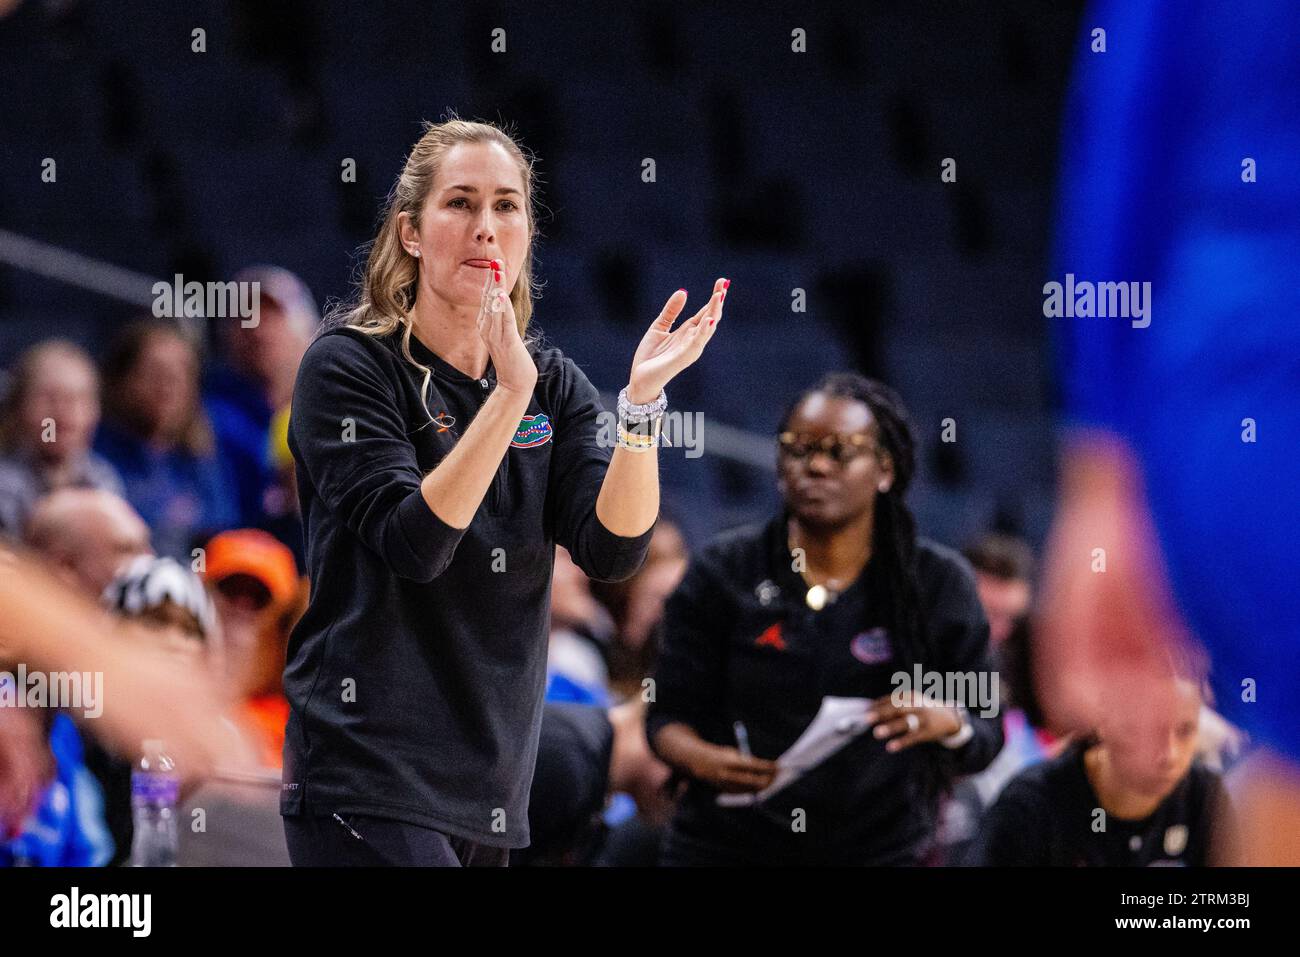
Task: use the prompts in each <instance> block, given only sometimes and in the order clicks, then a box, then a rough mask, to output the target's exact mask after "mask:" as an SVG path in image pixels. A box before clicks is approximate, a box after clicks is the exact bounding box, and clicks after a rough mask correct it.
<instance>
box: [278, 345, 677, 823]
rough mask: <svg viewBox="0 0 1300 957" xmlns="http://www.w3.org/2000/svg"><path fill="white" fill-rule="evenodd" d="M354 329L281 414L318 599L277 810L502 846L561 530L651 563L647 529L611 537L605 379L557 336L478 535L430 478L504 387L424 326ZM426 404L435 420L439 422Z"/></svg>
mask: <svg viewBox="0 0 1300 957" xmlns="http://www.w3.org/2000/svg"><path fill="white" fill-rule="evenodd" d="M410 348H411V354H412V356H413V357H414V358H415V359H416V360H417V361H418V362H420V363H422V364H424V365H426V366H428V367H430V368H431V369H432V377H431V384H430V387H429V392H428V412H427V413H426V411H425V409H424V406H423V405H422V404H421V401H420V388H421V384H422V382H423V376H424V374H423V372H422V371H420V370H419V369H417V368H416V367H415V366H413V365H412V364H411V363H410V362H408V361H407V360H406V359H405V358H404V357H403V356H402V354H401V349H400V342H399V338H398V335H396V334H394V335H389V336H385V337H379V338H377V337H374V336H371V335H367V334H366V333H363V332H360V331H357V330H353V329H348V328H346V327H342V328H335V329H332V330H330V331H328V332H326V333H324V334H323V335H321V336H320V337H319V338H318V339H317V340H316V341H315V342H313V343H312V345H311V346H310V347H309V348H308V350H307V353H306V355H305V356H304V358H303V361H302V365H301V367H300V369H299V372H298V378H297V383H296V385H295V389H294V397H293V408H292V413H291V416H290V424H289V447H290V449H291V451H292V452H293V456H294V460H295V463H296V474H297V479H298V495H299V500H300V503H301V507H302V517H303V524H304V527H305V531H306V544H307V549H306V551H307V568H308V573H309V576H310V580H311V598H310V604H309V606H308V608H307V611H306V614H304V616H303V618H302V620H301V621H300V622H299V623H298V625H297V627H296V628H295V629H294V631H293V634H292V636H291V638H290V642H289V648H288V661H287V665H286V668H285V672H284V687H285V694H286V696H287V697H288V699H289V704H290V715H289V723H288V727H287V729H286V733H285V745H284V781H283V789H282V792H281V801H280V810H281V813H282V814H286V815H293V814H300V813H312V814H322V813H324V814H329V813H334V812H339V813H343V812H348V811H351V812H356V813H366V814H373V815H379V816H386V817H390V818H395V819H398V820H403V821H408V822H410V823H414V824H421V825H424V826H427V827H433V828H437V829H438V830H441V831H444V832H447V833H449V834H455V835H458V836H461V837H466V838H469V839H471V840H475V841H479V842H481V843H484V844H488V845H493V846H497V847H507V848H520V847H526V846H527V845H528V840H529V836H528V793H529V786H530V783H531V780H532V776H533V770H534V765H535V762H536V757H537V742H538V734H539V728H540V722H541V715H542V698H543V692H544V687H545V680H546V649H547V634H548V626H549V616H550V589H551V571H552V566H553V559H554V547H555V544H556V543H557V542H558V543H559V544H562V545H564V546H565V547H566V548H567V549H568V550H569V551H570V552H571V553H572V555H573V559H574V561H575V562H576V563H577V565H578V566H579V567H580V568H581V569H582V570H583V571H584V572H586V573H587V574H588V575H590V576H591V577H593V578H596V579H600V580H606V581H614V580H619V579H623V578H626V577H628V576H630V575H631V574H633V573H634V572H635V571H636V570H637V569H638V568H639V567H640V566H641V564H642V562H643V561H644V560H645V555H646V552H647V550H648V548H649V543H650V537H651V535H652V534H653V531H654V529H653V527H652V528H651V529H649V530H648V531H646V532H645V534H643V535H640V536H638V537H635V538H627V537H623V536H618V535H615V534H613V533H612V532H610V531H609V530H608V529H606V528H605V527H604V526H603V525H602V524H601V523H600V521H599V520H598V519H597V517H596V497H597V495H598V493H599V491H600V486H601V482H602V481H603V479H604V476H605V471H606V468H607V467H608V464H609V460H610V456H611V450H610V449H609V448H604V447H602V446H601V444H600V443H598V442H597V432H598V429H599V425H600V422H599V420H598V416H599V415H600V414H601V412H602V411H603V410H602V408H601V404H600V399H599V396H598V394H597V392H596V389H595V388H594V387H593V386H592V384H591V382H590V381H588V379H587V377H586V376H585V375H584V374H583V373H582V371H581V370H580V369H578V367H577V366H576V365H575V364H574V363H573V361H572V360H570V359H568V358H566V357H565V356H564V355H563V354H562V353H561V352H560V351H559V350H558V349H553V348H547V349H541V348H534V349H533V356H534V359H535V361H536V364H537V369H538V380H537V387H536V390H535V392H534V395H533V399H532V401H531V402H530V403H529V405H528V409H527V413H526V415H525V417H524V419H523V421H521V423H520V427H519V430H518V431H517V433H516V437H515V439H514V441H512V442H511V446H510V448H509V449H508V450H507V451H506V454H505V456H504V457H503V459H502V462H501V465H500V466H499V468H498V469H497V474H496V476H495V478H494V479H493V481H492V486H491V488H490V490H489V491H488V493H487V495H486V496H485V498H484V501H483V503H482V504H481V505H480V507H479V510H478V512H477V513H476V514H475V516H474V519H473V521H472V522H471V523H470V525H469V526H468V528H466V529H463V530H462V529H457V528H454V527H452V526H450V525H448V524H446V523H445V522H443V521H442V520H441V519H439V518H438V517H437V516H436V515H435V514H434V513H433V512H432V511H431V510H430V509H429V507H428V505H427V504H426V503H425V501H424V498H423V496H422V495H421V493H420V482H421V480H422V479H423V477H424V476H425V475H426V474H428V473H429V472H430V471H431V470H432V469H434V468H435V467H436V466H437V465H438V463H439V462H440V461H441V460H442V459H443V457H444V456H446V454H447V453H448V452H449V451H451V449H452V448H453V447H454V445H455V443H456V441H457V438H458V436H460V435H462V434H464V431H465V429H466V428H468V426H469V424H470V422H471V421H472V420H473V418H474V415H475V414H476V413H477V411H478V410H479V409H480V408H481V407H482V406H483V403H484V402H485V401H486V400H487V398H488V396H489V395H490V393H491V391H492V390H493V389H494V388H495V386H496V379H495V373H494V371H493V370H492V368H491V367H490V366H489V368H488V371H487V373H486V375H485V377H484V378H483V379H472V378H470V377H469V376H466V375H464V374H463V373H461V372H460V371H458V370H457V369H455V368H454V367H453V366H451V365H450V364H449V363H447V362H445V361H444V360H443V359H441V358H440V357H439V356H437V355H436V354H434V353H433V352H431V351H430V350H429V349H427V348H426V347H425V346H424V345H423V344H422V343H420V342H419V340H418V339H416V338H414V337H412V338H411V342H410ZM430 415H432V416H434V417H436V421H434V422H431V421H430Z"/></svg>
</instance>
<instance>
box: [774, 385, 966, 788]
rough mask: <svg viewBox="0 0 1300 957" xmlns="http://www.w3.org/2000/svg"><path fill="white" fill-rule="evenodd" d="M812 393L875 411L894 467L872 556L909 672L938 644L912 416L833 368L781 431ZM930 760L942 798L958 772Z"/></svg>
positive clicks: (893, 396)
mask: <svg viewBox="0 0 1300 957" xmlns="http://www.w3.org/2000/svg"><path fill="white" fill-rule="evenodd" d="M812 395H826V396H830V397H832V398H837V399H851V400H853V401H855V402H861V403H862V404H863V405H865V406H866V407H867V408H868V409H870V410H871V416H872V418H873V419H875V421H876V427H877V431H878V433H879V435H878V439H879V444H880V446H881V448H882V449H884V451H885V452H886V453H887V454H888V455H889V458H890V461H891V462H892V463H893V466H894V477H893V482H892V484H891V485H890V488H889V491H888V492H879V493H877V495H876V502H875V512H874V516H873V522H872V542H871V561H872V563H873V564H875V563H878V564H877V568H878V569H879V574H880V576H881V579H882V581H883V582H884V585H885V590H886V592H887V595H888V612H887V615H888V621H889V634H890V637H891V639H892V642H893V645H894V654H895V656H896V659H897V662H898V670H900V671H906V672H908V673H910V672H911V671H912V666H913V665H916V664H920V665H921V666H922V667H923V668H924V667H925V666H926V664H927V663H929V662H933V661H934V660H936V654H935V652H936V650H937V649H936V647H935V643H934V640H933V638H932V636H931V635H930V634H929V631H928V629H927V628H926V625H925V615H924V611H923V608H922V604H921V590H920V583H919V581H918V579H917V565H916V519H915V518H914V517H913V515H912V510H911V509H910V508H908V507H907V502H906V501H905V499H906V496H907V489H908V486H909V485H910V484H911V482H912V477H913V476H914V475H915V474H916V443H915V440H914V439H913V431H912V423H911V418H910V416H909V415H908V413H907V409H906V407H905V406H904V405H903V400H902V399H901V398H900V397H899V395H898V393H897V392H895V391H894V390H893V389H892V388H890V387H889V386H887V385H885V384H884V383H883V382H879V381H877V380H875V379H868V378H867V377H866V376H863V375H859V374H858V373H856V372H832V373H829V374H827V375H826V376H824V377H823V378H822V379H821V380H820V381H819V382H818V383H817V384H816V385H814V386H812V387H811V388H809V389H805V390H804V391H803V392H801V393H800V394H799V395H798V396H797V397H796V398H795V400H794V401H793V402H791V403H790V405H789V406H788V407H787V408H786V410H785V413H784V414H783V415H782V416H781V424H780V426H779V427H778V430H777V431H778V432H784V431H786V429H787V428H788V426H789V423H790V420H791V419H792V418H793V417H794V413H795V410H796V409H798V407H799V406H800V405H801V404H802V403H803V402H804V400H806V399H807V398H808V397H809V396H812ZM926 751H927V752H928V753H930V755H931V757H932V760H928V761H926V762H924V766H925V767H926V776H925V777H926V779H925V781H924V782H923V793H924V795H925V796H926V798H928V799H930V800H932V801H936V802H937V801H938V799H939V796H940V795H941V794H942V793H943V792H945V791H947V790H948V789H949V787H950V785H951V783H952V779H953V778H954V777H955V774H956V771H955V766H954V765H953V762H952V761H951V755H949V754H947V753H943V754H938V753H935V752H937V751H938V749H934V748H927V749H926Z"/></svg>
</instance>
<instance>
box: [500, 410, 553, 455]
mask: <svg viewBox="0 0 1300 957" xmlns="http://www.w3.org/2000/svg"><path fill="white" fill-rule="evenodd" d="M549 441H551V420H550V418H549V417H548V416H547V415H546V413H545V412H538V413H537V414H536V415H526V416H524V417H523V418H522V419H521V420H520V421H519V428H517V429H515V437H514V438H513V439H511V440H510V445H511V447H512V448H516V449H531V448H532V447H533V446H535V445H545V444H546V443H547V442H549Z"/></svg>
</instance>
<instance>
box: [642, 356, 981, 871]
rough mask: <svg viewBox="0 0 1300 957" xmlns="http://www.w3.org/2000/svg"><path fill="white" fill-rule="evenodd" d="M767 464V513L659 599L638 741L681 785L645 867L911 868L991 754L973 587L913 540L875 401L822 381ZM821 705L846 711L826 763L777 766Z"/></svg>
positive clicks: (948, 555) (907, 467)
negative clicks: (773, 501)
mask: <svg viewBox="0 0 1300 957" xmlns="http://www.w3.org/2000/svg"><path fill="white" fill-rule="evenodd" d="M778 456H779V463H778V487H779V489H780V492H781V496H782V498H783V499H784V507H783V508H782V509H781V512H780V514H778V515H776V516H774V517H772V518H771V519H770V520H769V521H767V522H765V523H763V524H759V525H754V526H749V527H745V528H741V529H737V530H733V531H730V532H727V533H724V534H723V535H722V536H721V537H719V538H718V539H717V540H715V541H714V542H713V543H712V544H711V545H709V546H708V547H707V548H706V549H705V550H704V551H703V552H702V553H701V554H699V555H698V556H696V557H695V559H694V560H693V561H692V562H691V566H690V569H689V570H688V572H687V573H686V577H685V578H684V579H683V581H682V583H681V585H680V586H679V587H678V589H677V591H676V592H675V593H674V594H673V596H672V597H671V598H670V599H669V601H668V605H667V608H666V612H665V619H664V647H663V650H662V653H661V656H660V660H659V666H658V670H657V673H656V675H655V679H654V684H653V688H652V692H653V701H652V703H651V705H650V708H649V713H648V719H647V728H646V731H647V734H648V736H649V738H650V741H651V744H652V747H653V748H654V750H655V751H656V753H658V755H659V756H660V757H661V758H662V759H663V760H664V761H666V762H667V763H668V764H670V765H671V766H672V767H673V768H674V769H675V770H676V771H677V772H678V773H679V775H680V776H681V777H684V778H685V779H687V781H688V783H687V786H686V789H685V792H684V794H683V795H682V798H681V801H680V804H679V806H678V810H677V812H676V814H675V816H674V819H673V822H672V825H671V827H670V828H669V831H668V834H667V836H666V838H665V845H664V848H663V855H662V858H661V863H663V864H665V865H668V866H680V865H705V864H727V865H742V866H744V865H765V864H803V865H810V864H811V865H843V864H860V865H866V864H872V865H880V864H917V863H922V862H923V861H924V860H925V857H926V854H927V852H928V851H929V849H930V846H931V843H932V835H933V832H934V829H935V824H936V814H937V804H938V800H939V797H940V796H941V794H942V793H943V792H944V790H945V789H946V787H947V785H948V783H949V781H950V780H951V779H952V777H953V776H955V775H956V774H959V773H971V772H974V771H979V770H981V769H982V768H984V767H985V766H986V765H988V763H989V762H990V761H991V760H992V759H993V757H994V756H995V755H996V753H997V752H998V750H999V749H1000V748H1001V746H1002V729H1001V723H1000V721H999V719H998V718H997V717H996V714H997V700H996V697H997V694H996V691H997V684H996V683H995V673H994V672H993V664H992V661H991V659H990V656H989V650H988V624H987V622H986V620H985V617H984V613H983V611H982V609H981V607H980V603H979V598H978V595H977V593H976V589H975V581H974V576H973V574H972V573H971V571H970V569H969V566H968V565H967V564H966V562H965V561H964V559H962V558H961V557H960V556H959V555H958V554H957V553H956V552H953V551H951V550H949V549H947V548H944V547H942V546H939V545H936V544H933V543H931V542H928V541H926V540H924V539H918V538H917V535H916V530H915V524H914V521H913V518H912V514H911V512H910V511H909V510H908V508H907V506H906V504H905V503H904V496H905V494H906V492H907V487H908V485H909V484H910V482H911V479H912V475H913V471H914V467H915V460H914V452H913V439H912V433H911V429H910V427H909V425H908V419H907V414H906V411H905V410H904V408H903V405H902V403H901V401H900V400H899V398H898V396H897V395H896V394H895V393H894V391H893V390H892V389H890V388H888V387H887V386H885V385H882V384H881V383H879V382H875V381H872V380H869V379H866V378H863V377H862V376H859V375H856V374H849V373H836V374H832V375H829V376H827V377H826V378H825V379H823V380H822V381H821V382H820V383H819V384H818V385H816V386H815V387H814V388H812V389H810V390H809V391H807V392H805V393H803V394H802V395H801V396H799V397H798V399H797V400H796V401H795V403H794V404H793V405H792V406H791V408H790V409H789V410H788V411H787V413H786V414H785V416H784V417H783V419H782V422H781V426H780V429H779V444H778ZM917 666H919V670H920V674H921V687H915V684H916V681H915V679H916V677H917V671H916V668H917ZM902 676H906V679H907V680H906V681H904V680H903V677H902ZM959 677H963V678H966V679H969V680H967V681H966V683H965V684H962V685H958V684H956V679H957V678H959ZM945 679H946V680H945ZM935 681H938V682H941V686H942V688H964V689H965V691H966V692H970V691H971V689H984V691H985V693H984V694H979V693H976V694H970V693H966V694H963V695H960V696H957V697H954V696H952V695H949V694H945V693H943V691H941V690H940V685H936V684H934V683H933V682H935ZM828 697H830V698H849V699H854V700H853V701H850V702H846V703H842V704H841V706H840V707H841V708H842V710H841V711H840V712H838V715H839V716H838V717H837V718H836V719H835V720H834V721H833V722H832V723H831V725H830V736H829V739H830V744H829V746H828V747H827V749H826V750H828V751H830V752H831V753H829V754H828V755H827V754H821V755H817V754H814V755H813V756H812V757H811V758H809V759H808V760H807V761H805V762H803V764H801V765H800V766H798V767H795V766H793V765H790V764H789V762H778V758H780V757H781V756H782V755H783V754H784V753H785V752H786V751H787V749H789V748H790V747H791V746H792V745H794V744H795V742H796V741H797V740H798V739H799V738H800V737H801V735H803V734H804V732H805V729H808V728H809V726H810V725H811V724H812V723H813V720H814V718H815V717H816V716H817V715H818V712H819V710H820V709H821V708H822V705H823V699H824V698H828ZM958 698H964V699H965V700H958ZM977 699H978V700H977ZM800 772H801V773H800Z"/></svg>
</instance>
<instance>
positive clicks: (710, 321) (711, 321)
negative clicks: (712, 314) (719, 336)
mask: <svg viewBox="0 0 1300 957" xmlns="http://www.w3.org/2000/svg"><path fill="white" fill-rule="evenodd" d="M717 321H718V320H716V319H710V320H709V325H713V324H714V323H715V322H717Z"/></svg>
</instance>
